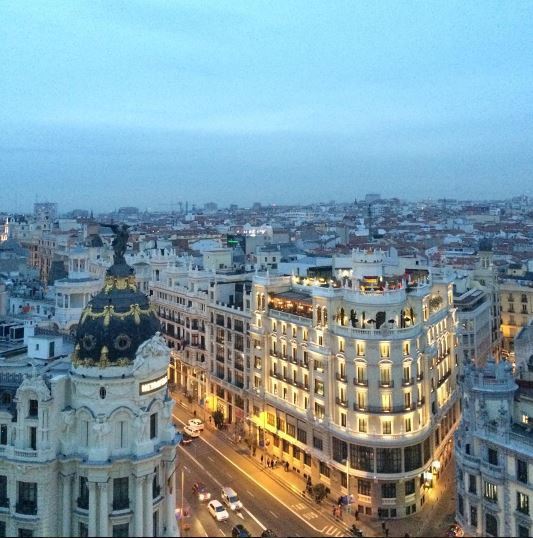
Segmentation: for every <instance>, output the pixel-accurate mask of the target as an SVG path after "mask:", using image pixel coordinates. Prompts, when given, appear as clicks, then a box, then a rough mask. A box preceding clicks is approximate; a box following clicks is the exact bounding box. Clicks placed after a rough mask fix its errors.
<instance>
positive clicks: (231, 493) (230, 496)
mask: <svg viewBox="0 0 533 538" xmlns="http://www.w3.org/2000/svg"><path fill="white" fill-rule="evenodd" d="M221 496H222V501H223V502H224V503H225V504H226V505H227V506H229V507H230V508H231V509H232V510H240V509H241V508H242V502H241V501H240V499H239V497H238V496H237V494H236V493H235V490H234V489H232V488H222V492H221Z"/></svg>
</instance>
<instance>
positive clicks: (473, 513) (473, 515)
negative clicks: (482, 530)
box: [470, 506, 477, 527]
mask: <svg viewBox="0 0 533 538" xmlns="http://www.w3.org/2000/svg"><path fill="white" fill-rule="evenodd" d="M470 525H472V527H477V508H476V507H475V506H470Z"/></svg>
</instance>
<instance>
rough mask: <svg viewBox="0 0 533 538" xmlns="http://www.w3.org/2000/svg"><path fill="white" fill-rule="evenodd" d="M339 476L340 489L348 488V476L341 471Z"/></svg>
mask: <svg viewBox="0 0 533 538" xmlns="http://www.w3.org/2000/svg"><path fill="white" fill-rule="evenodd" d="M339 474H340V476H341V487H343V488H347V487H348V476H347V475H346V473H345V472H343V471H339Z"/></svg>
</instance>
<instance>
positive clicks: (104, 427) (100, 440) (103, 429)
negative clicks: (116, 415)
mask: <svg viewBox="0 0 533 538" xmlns="http://www.w3.org/2000/svg"><path fill="white" fill-rule="evenodd" d="M93 431H94V433H95V435H96V443H97V446H103V445H104V444H105V443H104V438H105V437H106V436H107V435H108V434H109V432H110V431H111V426H109V422H107V420H105V419H104V418H100V419H99V421H98V422H95V423H94V424H93Z"/></svg>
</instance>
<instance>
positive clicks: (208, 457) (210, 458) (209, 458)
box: [207, 456, 215, 463]
mask: <svg viewBox="0 0 533 538" xmlns="http://www.w3.org/2000/svg"><path fill="white" fill-rule="evenodd" d="M207 459H208V460H211V461H212V462H213V463H215V460H214V459H213V458H212V457H211V456H207Z"/></svg>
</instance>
